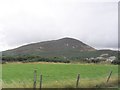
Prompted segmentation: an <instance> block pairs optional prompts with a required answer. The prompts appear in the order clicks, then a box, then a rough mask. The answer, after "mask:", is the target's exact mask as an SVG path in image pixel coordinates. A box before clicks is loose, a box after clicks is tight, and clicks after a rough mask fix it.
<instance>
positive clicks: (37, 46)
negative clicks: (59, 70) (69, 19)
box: [3, 38, 96, 56]
mask: <svg viewBox="0 0 120 90" xmlns="http://www.w3.org/2000/svg"><path fill="white" fill-rule="evenodd" d="M95 50H96V49H94V48H93V47H91V46H89V45H87V44H85V43H83V42H81V41H79V40H76V39H73V38H62V39H58V40H51V41H44V42H38V43H32V44H28V45H24V46H21V47H18V48H15V49H12V50H7V51H4V52H3V55H24V54H28V55H31V54H33V55H35V54H39V55H41V56H44V54H46V55H45V56H50V55H53V56H56V55H58V54H59V55H61V53H63V54H64V53H68V54H69V52H80V51H95ZM56 52H57V53H56Z"/></svg>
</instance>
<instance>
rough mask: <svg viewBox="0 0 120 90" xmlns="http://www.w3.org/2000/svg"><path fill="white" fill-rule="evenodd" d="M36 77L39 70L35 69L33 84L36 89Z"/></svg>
mask: <svg viewBox="0 0 120 90" xmlns="http://www.w3.org/2000/svg"><path fill="white" fill-rule="evenodd" d="M36 78H37V71H36V70H34V84H33V88H34V90H35V89H36Z"/></svg>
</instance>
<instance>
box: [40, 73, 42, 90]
mask: <svg viewBox="0 0 120 90" xmlns="http://www.w3.org/2000/svg"><path fill="white" fill-rule="evenodd" d="M41 88H42V75H40V90H41Z"/></svg>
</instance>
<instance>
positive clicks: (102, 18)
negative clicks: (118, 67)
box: [0, 0, 118, 51]
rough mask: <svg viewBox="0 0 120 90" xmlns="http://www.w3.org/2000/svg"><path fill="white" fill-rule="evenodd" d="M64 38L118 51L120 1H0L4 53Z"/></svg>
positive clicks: (0, 25)
mask: <svg viewBox="0 0 120 90" xmlns="http://www.w3.org/2000/svg"><path fill="white" fill-rule="evenodd" d="M63 37H72V38H76V39H78V40H80V41H82V42H84V43H86V44H88V45H90V46H92V47H94V48H96V49H101V48H102V49H103V48H110V49H116V48H117V46H118V0H0V51H2V50H7V49H11V48H15V47H18V46H21V45H25V44H28V43H33V42H41V41H47V40H53V39H54V40H55V39H60V38H63Z"/></svg>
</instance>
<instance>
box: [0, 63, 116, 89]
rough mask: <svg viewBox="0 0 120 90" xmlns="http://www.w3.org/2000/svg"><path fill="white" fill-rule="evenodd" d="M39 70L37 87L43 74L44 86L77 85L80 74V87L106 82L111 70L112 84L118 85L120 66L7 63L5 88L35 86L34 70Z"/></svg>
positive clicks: (4, 67)
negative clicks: (119, 68) (119, 69)
mask: <svg viewBox="0 0 120 90" xmlns="http://www.w3.org/2000/svg"><path fill="white" fill-rule="evenodd" d="M35 69H36V70H37V87H39V75H40V74H42V75H43V84H42V85H43V87H59V88H60V87H75V83H76V78H77V75H78V73H79V74H80V83H79V87H95V86H96V85H101V84H103V83H104V84H106V79H107V77H108V75H109V72H110V71H111V70H112V71H113V73H112V76H111V78H110V81H109V83H108V84H109V85H110V86H112V85H113V86H115V87H117V80H118V66H117V65H102V64H54V63H24V64H22V63H7V64H3V65H2V79H3V82H2V83H3V87H4V88H7V87H9V88H13V87H14V88H19V87H22V88H28V87H33V77H34V70H35Z"/></svg>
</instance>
